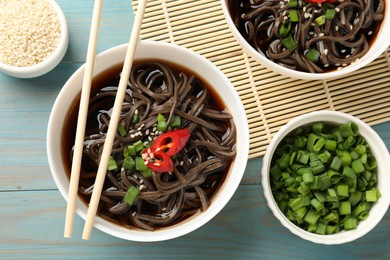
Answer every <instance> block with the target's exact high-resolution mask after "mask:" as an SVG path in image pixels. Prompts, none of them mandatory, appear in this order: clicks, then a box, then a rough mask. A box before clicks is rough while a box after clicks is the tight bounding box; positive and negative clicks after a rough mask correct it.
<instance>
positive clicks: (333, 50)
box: [229, 0, 385, 73]
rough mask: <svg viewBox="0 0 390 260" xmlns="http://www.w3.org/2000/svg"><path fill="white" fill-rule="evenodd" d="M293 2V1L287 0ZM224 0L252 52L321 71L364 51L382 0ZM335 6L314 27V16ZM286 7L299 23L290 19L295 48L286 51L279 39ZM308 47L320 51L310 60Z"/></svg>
mask: <svg viewBox="0 0 390 260" xmlns="http://www.w3.org/2000/svg"><path fill="white" fill-rule="evenodd" d="M290 1H292V0H290ZM290 1H289V0H251V1H245V0H240V1H236V0H229V8H230V13H231V16H232V19H233V21H234V23H235V25H236V27H237V28H238V29H239V31H240V33H241V34H242V35H243V36H244V37H245V38H246V39H247V41H248V43H250V44H251V45H252V46H253V47H254V48H255V49H256V50H257V51H259V52H260V53H263V54H264V55H265V56H266V57H267V58H269V59H270V60H272V61H274V62H276V63H278V64H280V65H282V66H285V67H287V68H291V69H294V70H299V71H305V72H312V73H318V72H326V71H331V70H335V69H337V68H342V67H343V66H347V65H349V64H351V63H353V62H355V61H357V60H358V59H359V58H361V57H362V56H363V55H365V54H366V53H367V51H368V49H369V46H370V43H371V42H372V40H373V39H374V38H375V35H376V33H377V31H378V30H379V26H380V23H381V21H382V20H383V17H384V8H385V3H384V0H336V1H335V2H333V3H330V1H329V3H321V4H317V3H310V2H307V1H302V0H298V1H297V6H296V7H289V2H290ZM327 9H334V10H335V15H334V17H333V18H332V19H326V20H325V23H324V24H321V25H319V24H318V23H316V21H315V19H316V18H318V17H319V16H322V15H325V14H326V10H327ZM290 10H296V11H297V14H298V17H299V21H297V22H291V35H292V36H293V39H294V41H295V42H296V43H297V48H296V49H294V50H288V48H285V46H283V44H282V42H281V38H282V36H281V34H280V27H281V26H282V24H283V23H286V22H289V21H290V17H289V12H290ZM310 48H315V49H316V50H318V52H319V53H320V56H319V59H318V60H317V61H315V62H313V61H311V60H310V59H308V58H307V57H306V56H305V54H306V53H307V51H308V50H309V49H310Z"/></svg>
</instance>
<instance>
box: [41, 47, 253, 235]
mask: <svg viewBox="0 0 390 260" xmlns="http://www.w3.org/2000/svg"><path fill="white" fill-rule="evenodd" d="M126 49H127V44H122V45H118V46H115V47H113V48H110V49H108V50H106V51H104V52H102V53H100V54H98V55H97V57H96V60H95V68H96V66H104V67H105V69H107V68H109V67H110V66H113V65H116V64H119V63H120V61H117V63H113V64H109V65H106V64H104V65H101V64H102V63H103V59H105V57H109V56H110V57H112V55H116V56H118V57H121V58H122V60H123V58H124V54H125V52H126ZM139 50H140V51H141V52H142V53H147V55H150V56H149V57H150V58H153V50H154V52H158V53H160V54H161V55H162V56H164V57H165V60H169V61H170V59H169V57H167V55H169V54H168V53H169V51H168V50H171V51H173V50H174V51H175V53H176V52H177V53H178V57H179V56H180V59H182V60H183V61H182V64H180V65H183V64H184V63H186V62H187V61H186V60H189V59H191V60H192V61H196V62H195V63H194V64H191V65H190V66H189V65H188V64H187V65H186V66H184V67H186V68H188V69H189V70H190V71H194V70H193V69H192V67H193V66H201V67H207V68H208V71H210V74H211V73H213V74H212V75H213V77H216V78H218V79H217V80H216V81H218V82H220V83H223V84H226V85H224V86H223V88H224V90H226V89H227V88H228V89H229V93H230V95H228V96H230V98H231V100H232V101H233V102H234V103H235V104H237V106H234V108H235V111H231V112H232V115H233V114H234V115H235V116H233V120H234V122H235V125H236V129H237V130H236V131H237V132H239V133H240V134H239V135H237V148H239V149H240V150H239V149H237V151H238V150H239V151H240V155H239V156H240V157H237V156H236V159H235V160H234V161H233V162H232V164H231V168H230V170H229V173H228V176H227V177H226V179H225V182H224V184H223V186H224V187H223V189H222V187H220V188H219V190H218V192H217V193H218V196H214V198H213V203H211V205H210V206H209V208H208V209H207V210H206V211H205V212H202V213H199V214H197V215H195V216H193V217H190V218H188V219H186V220H185V221H182V222H180V223H179V224H176V225H173V226H170V227H169V228H161V229H158V230H157V231H153V232H148V231H139V230H130V229H126V228H123V227H120V226H119V225H116V224H113V223H111V222H109V221H106V220H104V219H102V218H100V217H96V219H95V223H94V226H95V227H96V228H97V229H99V230H101V231H103V232H105V233H108V234H110V235H113V236H115V237H119V238H122V239H126V240H132V241H139V242H155V241H163V240H168V239H173V238H176V237H179V236H182V235H185V234H187V233H189V232H191V231H193V230H195V229H197V228H199V227H201V226H202V225H204V224H206V223H207V222H208V221H209V220H211V219H212V218H213V217H214V216H215V215H217V214H218V213H219V212H220V211H221V210H222V208H223V207H224V206H225V205H226V204H227V203H228V201H229V200H230V199H231V197H232V196H233V194H234V193H235V191H236V190H237V188H238V185H239V183H240V181H241V179H242V176H243V174H244V171H245V168H246V164H247V160H248V155H249V128H248V127H247V126H248V124H247V119H246V116H245V110H244V107H243V105H242V103H241V100H240V98H239V96H238V93H237V92H236V91H235V89H234V88H233V86H232V84H231V83H230V81H229V80H228V79H227V77H226V76H225V75H224V74H223V73H222V72H221V71H220V70H219V69H218V68H217V67H216V66H215V65H214V64H213V63H211V61H209V60H207V59H206V58H204V57H203V56H201V55H199V54H197V53H195V52H192V51H190V50H188V49H185V48H184V47H181V46H178V45H175V44H171V43H164V42H153V41H147V40H141V41H140V42H139V43H138V46H137V51H136V57H135V59H137V53H138V51H139ZM121 53H122V54H123V55H122V56H121V55H120V54H121ZM166 53H167V54H166ZM143 58H144V57H143ZM158 58H160V59H161V56H158ZM170 62H171V61H170ZM173 63H175V62H173ZM105 69H102V70H101V71H104V70H105ZM84 70H85V64H84V65H82V66H81V67H80V68H79V69H78V70H77V71H76V72H75V73H74V74H73V75H72V76H71V77H70V78H69V80H68V81H67V82H66V83H65V85H64V86H63V88H62V89H61V91H60V93H59V94H58V96H57V98H56V100H55V102H54V105H53V108H52V111H51V113H50V118H49V122H48V128H47V141H46V145H47V156H48V160H49V166H50V170H51V174H52V177H53V179H54V181H55V183H56V185H57V187H58V189H59V191H60V193H61V194H62V196H63V197H64V199H65V200H67V197H68V187H69V179H68V178H67V177H66V176H65V177H64V176H61V175H65V174H64V172H63V171H64V169H63V165H62V162H61V161H62V160H61V159H56V158H54V156H55V155H54V153H55V152H53V151H55V149H57V151H58V149H60V148H58V147H57V148H56V146H58V145H59V142H58V141H59V140H56V138H58V136H60V134H59V133H56V132H55V131H57V132H58V130H56V129H58V125H57V123H58V120H60V119H58V118H56V115H57V113H58V111H60V110H63V108H62V107H61V105H63V103H66V104H67V106H69V105H70V104H71V102H72V100H73V99H74V97H75V96H72V98H71V100H70V101H64V99H66V98H67V95H69V92H72V91H73V92H75V91H78V90H75V88H74V87H73V88H72V84H74V83H73V82H74V81H75V80H80V78H82V75H83V71H84ZM195 72H196V73H197V71H196V70H195ZM96 73H97V74H98V72H96V70H95V72H94V75H96ZM197 74H198V73H197ZM204 79H205V80H206V81H207V77H204ZM209 84H210V85H212V83H209ZM78 89H79V90H80V89H81V84H80V87H79V88H78ZM214 90H215V91H216V92H217V93H218V94H220V95H221V92H220V91H221V90H222V89H221V87H220V89H219V90H218V89H216V88H215V87H214ZM224 94H225V95H224V96H225V97H226V96H227V95H226V93H224ZM221 96H222V95H221ZM68 99H70V98H68ZM224 101H225V100H224ZM225 105H226V106H229V107H230V106H232V105H229V104H227V103H226V101H225ZM62 113H66V112H62ZM61 127H62V125H61ZM57 155H58V153H57ZM59 155H60V156H61V154H59ZM237 155H238V153H237ZM61 169H62V171H61ZM64 178H66V180H67V181H66V183H65V181H64ZM86 209H87V207H86V205H84V204H83V203H82V202H81V200H80V198H79V197H77V203H76V213H77V214H78V215H80V216H81V217H82V218H83V219H85V218H86Z"/></svg>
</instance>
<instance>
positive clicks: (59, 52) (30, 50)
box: [0, 0, 69, 78]
mask: <svg viewBox="0 0 390 260" xmlns="http://www.w3.org/2000/svg"><path fill="white" fill-rule="evenodd" d="M0 23H1V24H2V26H1V28H0V35H1V36H0V71H2V72H4V73H6V74H8V75H10V76H13V77H17V78H34V77H38V76H41V75H44V74H46V73H48V72H49V71H51V70H52V69H54V68H55V67H56V66H57V65H58V64H59V63H60V61H61V60H62V59H63V57H64V55H65V53H66V50H67V48H68V43H69V34H68V27H67V22H66V17H65V15H64V13H63V12H62V10H61V7H60V6H59V5H58V4H57V2H56V1H55V0H48V1H31V0H28V1H6V2H5V3H2V6H1V10H0Z"/></svg>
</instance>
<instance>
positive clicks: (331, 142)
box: [325, 140, 337, 151]
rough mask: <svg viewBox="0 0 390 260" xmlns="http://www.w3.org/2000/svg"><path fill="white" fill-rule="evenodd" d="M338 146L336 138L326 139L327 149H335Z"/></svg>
mask: <svg viewBox="0 0 390 260" xmlns="http://www.w3.org/2000/svg"><path fill="white" fill-rule="evenodd" d="M336 148H337V142H336V141H334V140H326V141H325V149H326V150H328V151H334V150H336Z"/></svg>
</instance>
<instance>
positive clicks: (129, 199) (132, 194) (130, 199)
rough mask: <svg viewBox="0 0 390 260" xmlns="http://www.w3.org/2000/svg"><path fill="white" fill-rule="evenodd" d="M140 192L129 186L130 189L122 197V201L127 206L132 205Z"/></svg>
mask: <svg viewBox="0 0 390 260" xmlns="http://www.w3.org/2000/svg"><path fill="white" fill-rule="evenodd" d="M140 192H141V191H140V190H139V189H137V188H136V187H134V186H130V188H129V189H128V190H127V192H126V195H125V197H124V201H125V202H126V203H127V204H129V205H133V203H134V201H135V200H136V198H137V197H138V194H139V193H140Z"/></svg>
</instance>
